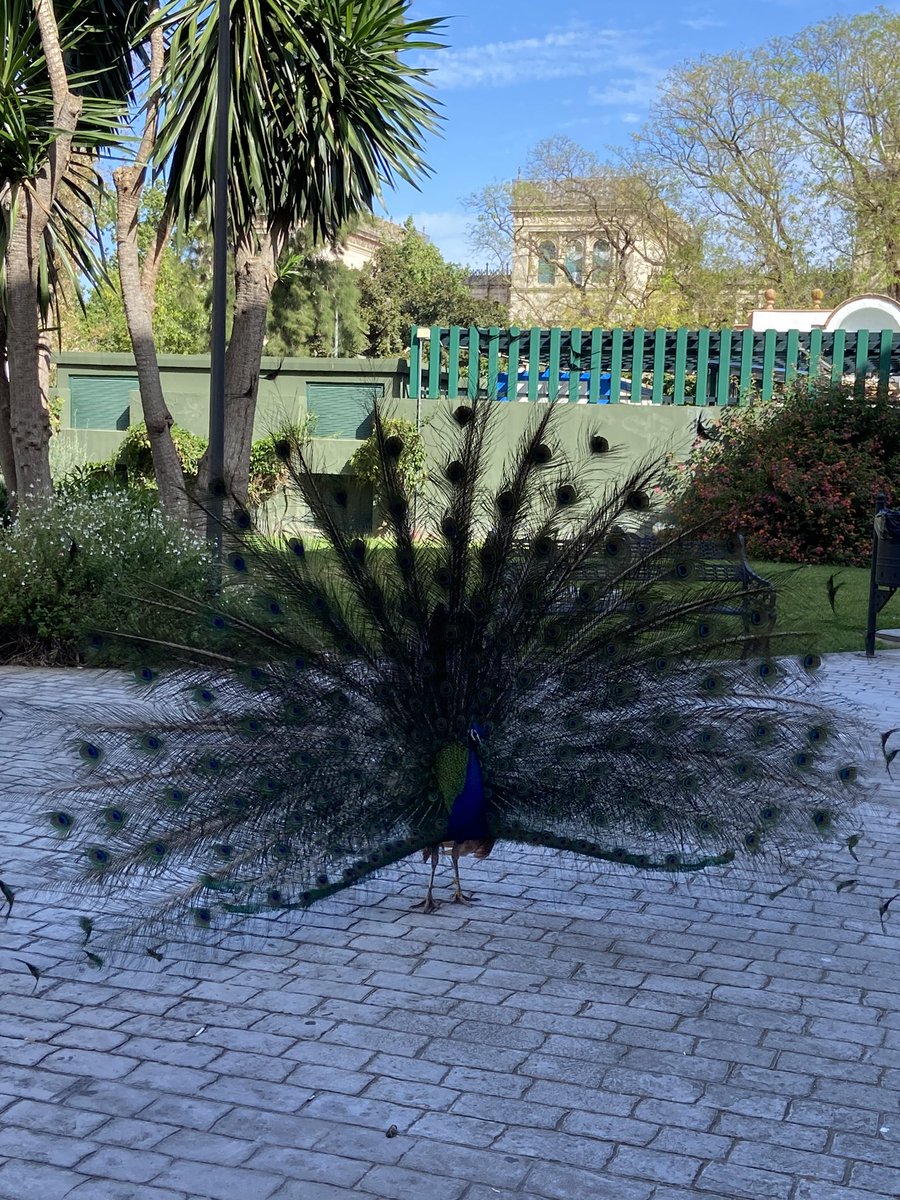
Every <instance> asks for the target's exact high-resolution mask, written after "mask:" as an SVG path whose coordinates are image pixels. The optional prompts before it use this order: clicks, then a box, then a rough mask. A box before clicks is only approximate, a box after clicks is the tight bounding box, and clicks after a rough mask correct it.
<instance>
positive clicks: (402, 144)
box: [157, 0, 442, 501]
mask: <svg viewBox="0 0 900 1200" xmlns="http://www.w3.org/2000/svg"><path fill="white" fill-rule="evenodd" d="M230 2H231V38H232V64H233V65H232V81H231V102H230V130H229V139H230V156H229V157H230V179H229V185H230V186H229V193H230V197H229V199H230V204H229V220H230V228H231V240H232V245H233V251H234V269H235V299H234V314H233V322H232V332H231V338H230V341H229V345H228V354H227V359H226V378H225V389H226V410H225V411H226V440H225V483H226V486H227V488H228V489H229V491H230V493H231V494H232V495H233V496H234V497H235V498H236V499H238V500H239V501H245V500H246V496H247V482H248V474H249V461H250V445H251V439H252V430H253V419H254V415H255V410H256V395H257V385H258V379H259V366H260V359H261V357H262V350H263V343H264V338H265V330H266V314H267V311H268V304H269V298H270V295H271V291H272V288H273V286H274V283H275V280H276V276H277V263H278V259H279V256H280V255H281V252H282V250H283V249H284V247H285V245H286V242H287V239H288V238H289V236H290V234H291V233H292V231H294V230H296V229H297V228H298V227H306V228H307V229H308V230H309V231H310V232H311V234H312V235H313V237H314V238H316V239H326V238H330V237H333V236H335V235H336V234H337V232H338V231H339V229H340V227H341V226H342V224H344V223H345V222H346V221H348V220H349V219H351V218H352V217H354V216H356V215H357V214H359V213H362V212H366V211H369V210H370V209H371V207H372V204H373V202H374V200H375V199H376V197H377V196H378V195H379V193H380V190H381V188H382V187H383V186H384V185H385V184H389V183H391V182H392V181H393V180H395V179H397V178H400V179H404V180H408V181H410V182H414V181H415V180H416V179H417V178H418V177H419V176H420V175H421V174H422V173H423V172H424V171H425V170H426V169H427V168H426V166H425V162H424V158H423V145H424V138H425V134H426V133H427V132H428V131H429V130H432V129H434V128H435V126H436V123H437V114H436V109H435V107H434V104H433V102H432V101H431V99H430V98H429V94H428V91H427V83H426V76H427V73H428V72H427V70H426V69H425V68H423V67H421V66H419V65H416V64H415V63H414V62H413V61H411V60H410V58H409V57H408V56H410V55H420V54H421V53H422V52H424V51H429V50H432V49H435V48H437V47H439V46H440V45H441V43H440V42H438V41H437V40H436V39H435V34H436V32H437V31H438V29H439V28H440V26H441V24H442V22H441V21H439V20H434V19H430V20H410V19H409V8H410V4H409V0H230ZM216 17H217V9H216V6H215V5H212V6H211V5H209V4H208V0H191V2H190V3H188V4H187V5H186V6H181V7H179V8H178V9H177V10H176V11H174V12H171V11H170V13H169V15H168V16H167V17H166V16H164V17H163V19H164V20H166V21H167V22H168V29H167V38H168V61H167V64H166V67H165V69H164V70H163V72H162V74H161V77H160V81H159V88H160V89H161V94H162V97H163V106H164V118H163V121H162V125H161V129H160V135H159V141H158V145H157V163H158V164H159V163H162V162H165V163H167V165H168V172H169V192H168V196H169V203H170V205H171V211H172V214H173V217H174V218H175V219H176V220H177V221H178V222H179V223H180V224H181V225H185V224H186V223H188V222H190V221H191V220H192V219H193V218H195V217H196V216H198V215H200V214H202V213H204V212H208V209H209V202H210V193H211V187H212V178H213V161H212V158H213V136H212V135H213V130H214V126H215V117H216V113H215V94H216V78H217V71H216ZM200 481H201V487H202V486H204V484H205V485H207V486H208V482H209V481H208V463H207V462H206V461H204V463H202V464H201V472H200Z"/></svg>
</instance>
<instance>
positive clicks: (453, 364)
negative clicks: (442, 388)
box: [447, 325, 460, 400]
mask: <svg viewBox="0 0 900 1200" xmlns="http://www.w3.org/2000/svg"><path fill="white" fill-rule="evenodd" d="M459 334H460V328H459V326H458V325H451V326H450V343H449V346H448V347H447V395H448V396H449V397H450V399H451V400H455V399H456V397H457V396H458V395H459Z"/></svg>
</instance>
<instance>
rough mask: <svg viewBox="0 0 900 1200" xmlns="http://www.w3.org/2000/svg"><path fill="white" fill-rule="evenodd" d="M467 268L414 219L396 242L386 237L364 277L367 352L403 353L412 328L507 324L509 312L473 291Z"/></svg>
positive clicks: (361, 287)
mask: <svg viewBox="0 0 900 1200" xmlns="http://www.w3.org/2000/svg"><path fill="white" fill-rule="evenodd" d="M467 279H468V272H467V271H466V270H465V268H464V267H458V266H455V265H454V264H453V263H448V262H445V261H444V259H443V257H442V255H441V252H440V250H438V248H437V246H435V245H433V244H432V243H431V242H429V241H428V240H427V239H426V238H424V237H423V236H422V234H421V233H419V232H418V230H417V229H416V228H415V226H414V225H413V222H412V218H410V219H409V220H407V222H406V224H405V225H404V227H403V236H402V237H401V238H399V239H398V240H396V241H392V240H390V239H385V240H384V241H383V242H382V243H381V245H380V246H379V247H378V249H377V251H376V252H375V257H374V258H373V259H372V261H371V262H370V263H369V265H368V266H367V267H366V268H365V269H364V270H363V271H362V272H361V273H360V281H359V284H360V292H361V302H360V311H361V315H362V319H363V321H364V323H365V325H366V327H367V329H368V341H367V344H366V353H367V354H370V355H375V356H381V355H394V354H403V353H405V352H406V350H407V349H408V347H409V329H410V326H411V325H505V324H506V323H507V317H508V313H507V310H506V309H505V307H504V306H503V305H501V304H498V303H497V302H496V301H494V300H478V299H476V298H475V297H474V296H473V295H472V294H471V292H470V291H469V287H468V283H467Z"/></svg>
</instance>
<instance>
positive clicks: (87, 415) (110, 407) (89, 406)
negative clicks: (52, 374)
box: [69, 375, 139, 429]
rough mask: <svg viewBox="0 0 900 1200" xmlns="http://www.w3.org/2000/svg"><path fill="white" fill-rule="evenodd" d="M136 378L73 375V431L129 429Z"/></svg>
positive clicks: (70, 383) (71, 390)
mask: <svg viewBox="0 0 900 1200" xmlns="http://www.w3.org/2000/svg"><path fill="white" fill-rule="evenodd" d="M138 390H139V387H138V378H137V376H136V375H70V376H69V396H70V406H71V407H70V411H71V420H72V428H73V429H127V428H128V421H129V415H130V405H131V393H132V392H136V391H138Z"/></svg>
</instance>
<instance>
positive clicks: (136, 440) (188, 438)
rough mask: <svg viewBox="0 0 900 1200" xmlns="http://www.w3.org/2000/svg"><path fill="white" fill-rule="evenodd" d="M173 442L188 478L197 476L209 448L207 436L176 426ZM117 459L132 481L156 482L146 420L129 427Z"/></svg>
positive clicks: (173, 429) (173, 428) (174, 426)
mask: <svg viewBox="0 0 900 1200" xmlns="http://www.w3.org/2000/svg"><path fill="white" fill-rule="evenodd" d="M172 441H173V442H174V443H175V452H176V453H177V455H178V457H179V459H180V460H181V469H182V470H183V471H184V474H185V478H186V479H194V478H196V475H197V469H198V467H199V466H200V459H201V458H202V457H203V452H204V450H205V449H206V445H207V440H206V438H203V437H200V435H199V434H196V433H191V432H190V430H187V429H182V428H181V426H180V425H173V426H172ZM116 462H119V463H121V464H122V466H124V467H125V468H126V469H127V471H128V478H129V479H131V480H133V481H137V480H138V479H140V480H143V481H144V482H146V483H152V482H153V478H154V476H153V456H152V453H151V450H150V435H149V434H148V433H147V426H146V425H145V424H144V422H143V421H141V423H140V424H139V425H130V426H129V427H128V432H127V433H126V434H125V437H124V438H123V439H122V442H121V444H120V445H119V452H118V454H117V455H116Z"/></svg>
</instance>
